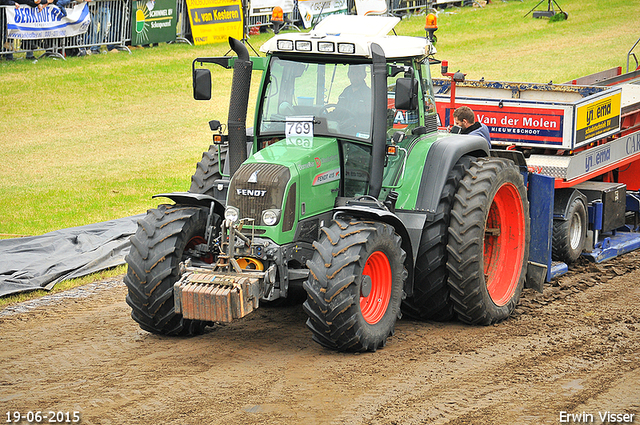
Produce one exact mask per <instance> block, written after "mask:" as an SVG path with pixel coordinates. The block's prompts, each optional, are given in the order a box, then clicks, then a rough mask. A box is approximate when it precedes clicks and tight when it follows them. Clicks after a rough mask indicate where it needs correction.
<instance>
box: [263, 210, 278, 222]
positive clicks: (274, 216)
mask: <svg viewBox="0 0 640 425" xmlns="http://www.w3.org/2000/svg"><path fill="white" fill-rule="evenodd" d="M279 220H280V210H264V211H263V212H262V224H264V225H265V226H275V225H276V224H278V221H279Z"/></svg>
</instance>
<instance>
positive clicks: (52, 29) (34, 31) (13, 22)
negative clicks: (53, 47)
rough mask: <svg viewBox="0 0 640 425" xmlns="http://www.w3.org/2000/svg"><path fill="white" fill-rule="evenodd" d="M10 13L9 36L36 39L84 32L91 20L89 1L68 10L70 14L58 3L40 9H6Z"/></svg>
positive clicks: (8, 20)
mask: <svg viewBox="0 0 640 425" xmlns="http://www.w3.org/2000/svg"><path fill="white" fill-rule="evenodd" d="M5 10H6V13H7V38H18V39H22V40H36V39H43V38H59V37H71V36H74V35H79V34H84V33H85V32H87V29H88V28H89V24H90V23H91V15H90V13H89V6H88V5H87V3H80V4H76V5H75V6H73V8H72V9H66V12H67V16H64V14H63V13H62V12H61V11H60V9H59V8H58V6H54V5H51V4H50V5H48V6H47V7H45V8H43V9H42V10H39V9H38V8H35V7H29V6H24V5H20V8H18V9H16V8H13V7H7V8H5Z"/></svg>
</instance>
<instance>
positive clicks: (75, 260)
mask: <svg viewBox="0 0 640 425" xmlns="http://www.w3.org/2000/svg"><path fill="white" fill-rule="evenodd" d="M142 217H144V214H140V215H135V216H132V217H126V218H121V219H117V220H111V221H105V222H102V223H95V224H89V225H87V226H80V227H72V228H69V229H62V230H56V231H54V232H50V233H46V234H44V235H41V236H29V237H26V238H16V239H3V240H0V296H3V295H9V294H13V293H17V292H24V291H31V290H34V289H46V290H50V289H51V288H53V286H54V285H55V284H56V283H58V282H62V281H63V280H67V279H73V278H76V277H81V276H85V275H88V274H91V273H95V272H97V271H100V270H104V269H108V268H111V267H115V266H118V265H120V264H124V262H125V261H124V257H125V255H127V253H128V252H129V246H130V242H129V237H130V236H131V235H133V234H134V233H135V231H136V228H137V223H138V220H140V219H141V218H142Z"/></svg>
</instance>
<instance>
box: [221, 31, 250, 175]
mask: <svg viewBox="0 0 640 425" xmlns="http://www.w3.org/2000/svg"><path fill="white" fill-rule="evenodd" d="M229 45H230V46H231V50H233V51H234V52H236V54H237V55H238V58H237V59H236V61H235V64H234V66H233V80H232V82H231V100H230V101H229V120H228V124H227V128H228V129H229V174H230V175H231V176H233V175H234V174H235V172H236V171H237V170H238V168H240V165H242V163H243V162H245V161H246V160H247V124H246V121H247V105H248V103H249V87H250V86H251V71H252V69H253V63H252V62H251V60H249V52H248V51H247V48H246V47H245V45H244V44H242V42H241V41H238V40H236V39H235V38H232V37H229Z"/></svg>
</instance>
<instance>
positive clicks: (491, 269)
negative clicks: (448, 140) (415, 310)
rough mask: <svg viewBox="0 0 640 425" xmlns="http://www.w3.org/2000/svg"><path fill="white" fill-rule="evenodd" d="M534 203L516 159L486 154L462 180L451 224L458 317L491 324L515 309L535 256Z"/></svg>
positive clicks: (450, 248) (451, 273) (453, 296)
mask: <svg viewBox="0 0 640 425" xmlns="http://www.w3.org/2000/svg"><path fill="white" fill-rule="evenodd" d="M529 222H530V219H529V202H528V201H527V192H526V189H525V186H524V180H523V178H522V175H521V174H520V171H519V169H518V167H517V166H516V165H515V164H514V163H513V162H512V161H510V160H506V159H500V158H480V159H478V160H477V161H475V162H473V163H472V164H471V167H470V168H469V170H468V171H467V173H466V175H465V177H464V178H463V179H462V181H461V182H460V187H459V188H458V192H457V193H456V196H455V200H454V202H453V206H452V209H451V222H450V225H449V243H448V246H447V250H448V252H449V261H448V263H447V268H448V269H449V280H448V283H449V286H450V287H451V300H452V301H453V303H454V308H455V310H456V312H457V313H458V318H459V319H460V320H462V321H463V322H466V323H469V324H482V325H489V324H491V323H495V322H498V321H500V320H503V319H505V318H507V317H508V316H509V315H510V314H511V313H512V312H513V310H514V309H515V307H516V304H517V303H518V300H519V299H520V294H521V292H522V288H523V286H524V281H525V278H526V271H527V264H528V258H529Z"/></svg>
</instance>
